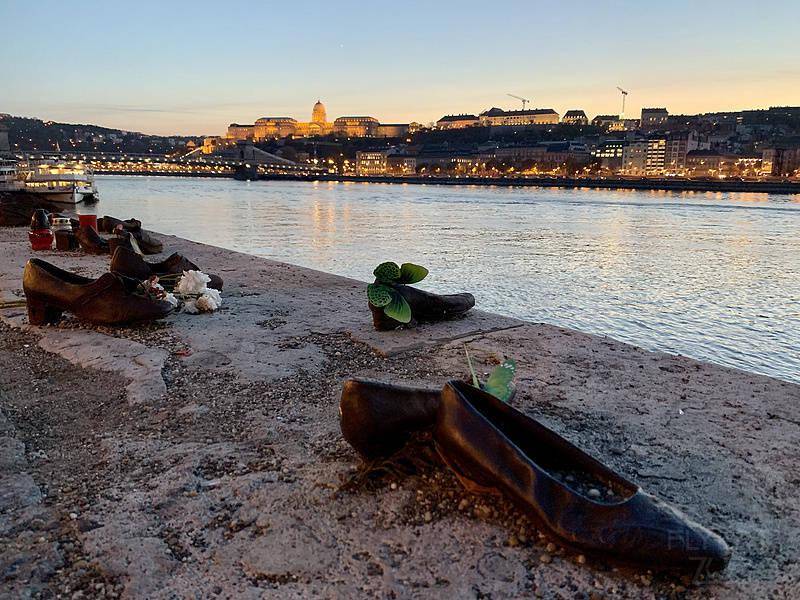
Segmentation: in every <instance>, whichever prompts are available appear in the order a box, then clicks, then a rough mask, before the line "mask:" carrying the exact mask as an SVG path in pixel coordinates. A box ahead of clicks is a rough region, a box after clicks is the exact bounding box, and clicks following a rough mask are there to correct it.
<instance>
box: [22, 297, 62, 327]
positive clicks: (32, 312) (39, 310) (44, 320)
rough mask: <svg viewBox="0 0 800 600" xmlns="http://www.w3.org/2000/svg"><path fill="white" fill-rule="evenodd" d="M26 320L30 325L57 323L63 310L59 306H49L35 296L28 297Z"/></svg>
mask: <svg viewBox="0 0 800 600" xmlns="http://www.w3.org/2000/svg"><path fill="white" fill-rule="evenodd" d="M27 303H28V322H29V323H30V324H31V325H46V324H48V323H58V321H59V319H61V314H62V313H63V312H64V311H63V310H61V309H60V308H55V307H54V306H49V305H48V304H47V303H46V302H42V301H41V300H39V299H36V298H28V299H27Z"/></svg>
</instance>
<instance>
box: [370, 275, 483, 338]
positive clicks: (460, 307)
mask: <svg viewBox="0 0 800 600" xmlns="http://www.w3.org/2000/svg"><path fill="white" fill-rule="evenodd" d="M392 288H394V289H395V290H396V291H397V292H399V294H400V295H401V296H402V297H403V298H405V300H406V302H408V304H409V306H410V307H411V315H412V318H413V319H414V320H415V321H418V322H421V323H426V322H436V321H444V320H446V319H452V318H454V317H458V316H460V315H463V314H464V313H466V312H467V311H468V310H470V309H471V308H472V307H473V306H475V296H473V295H472V294H468V293H464V294H434V293H431V292H426V291H424V290H420V289H417V288H415V287H411V286H410V285H403V284H393V285H392ZM369 308H370V311H372V324H373V325H374V326H375V329H377V330H378V331H389V330H391V329H397V328H398V327H400V326H401V325H404V323H401V322H400V321H397V320H395V319H393V318H392V317H390V316H388V315H387V314H386V313H385V312H384V309H383V308H380V307H377V306H375V305H374V304H372V303H371V302H370V304H369Z"/></svg>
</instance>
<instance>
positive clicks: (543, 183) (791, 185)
mask: <svg viewBox="0 0 800 600" xmlns="http://www.w3.org/2000/svg"><path fill="white" fill-rule="evenodd" d="M260 179H275V180H288V181H344V182H348V181H349V182H352V183H407V184H408V183H411V184H424V185H488V186H499V187H556V188H572V189H575V188H593V189H601V190H654V191H659V190H660V191H668V192H752V193H760V194H800V181H796V180H795V181H788V180H786V181H749V180H738V179H679V178H663V179H656V178H649V177H648V178H645V177H441V176H436V177H423V176H418V177H415V176H402V177H401V176H386V175H357V176H340V175H264V176H261V177H260Z"/></svg>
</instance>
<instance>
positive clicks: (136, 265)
mask: <svg viewBox="0 0 800 600" xmlns="http://www.w3.org/2000/svg"><path fill="white" fill-rule="evenodd" d="M199 270H200V268H199V267H198V266H197V265H196V264H194V263H193V262H192V261H190V260H189V259H188V258H186V257H184V256H181V255H180V254H178V253H175V254H173V255H171V256H169V257H167V258H166V259H164V260H162V261H161V262H157V263H149V262H147V261H146V260H145V259H144V258H142V257H141V256H139V255H138V254H136V253H135V252H134V251H133V250H131V249H130V248H126V247H125V246H119V247H118V248H117V249H116V250H114V255H113V256H112V257H111V271H112V272H114V273H120V274H121V275H125V276H127V277H133V278H134V279H142V280H144V279H149V278H150V277H151V276H152V275H157V276H159V277H162V276H164V275H178V274H180V273H183V272H184V271H199ZM209 277H210V278H211V281H210V282H209V283H208V287H210V288H214V289H215V290H220V291H221V290H222V278H221V277H219V276H217V275H209Z"/></svg>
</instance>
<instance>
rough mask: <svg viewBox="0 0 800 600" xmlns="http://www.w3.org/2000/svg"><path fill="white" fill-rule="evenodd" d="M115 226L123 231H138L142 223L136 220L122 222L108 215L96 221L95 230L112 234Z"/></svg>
mask: <svg viewBox="0 0 800 600" xmlns="http://www.w3.org/2000/svg"><path fill="white" fill-rule="evenodd" d="M117 226H120V227H122V228H123V229H124V230H125V231H139V230H140V229H141V228H142V222H141V221H139V220H138V219H126V220H124V221H123V220H122V219H117V218H114V217H109V216H108V215H106V216H104V217H100V218H99V219H97V229H98V230H99V231H102V232H104V233H114V230H115V229H116V228H117Z"/></svg>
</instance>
